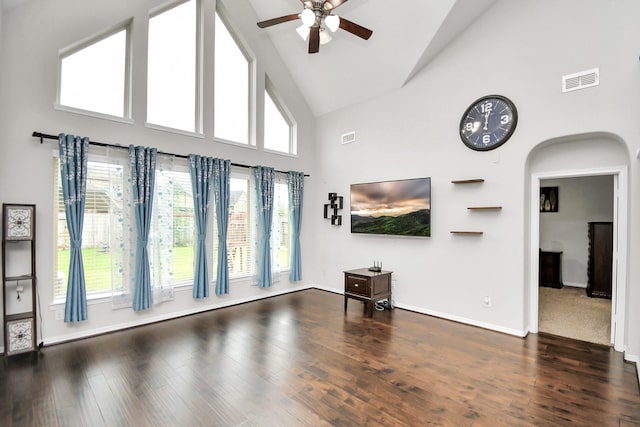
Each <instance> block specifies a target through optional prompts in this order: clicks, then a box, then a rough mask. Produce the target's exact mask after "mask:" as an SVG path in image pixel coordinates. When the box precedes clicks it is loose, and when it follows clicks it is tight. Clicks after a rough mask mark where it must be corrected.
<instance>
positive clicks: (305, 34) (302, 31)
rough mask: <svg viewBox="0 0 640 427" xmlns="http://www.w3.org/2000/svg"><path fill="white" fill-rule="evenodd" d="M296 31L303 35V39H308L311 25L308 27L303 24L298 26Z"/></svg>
mask: <svg viewBox="0 0 640 427" xmlns="http://www.w3.org/2000/svg"><path fill="white" fill-rule="evenodd" d="M296 31H297V32H298V34H299V35H300V37H302V40H307V38H309V31H310V30H309V27H307V26H306V25H304V24H302V25H300V26H299V27H298V28H296Z"/></svg>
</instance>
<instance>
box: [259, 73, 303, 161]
mask: <svg viewBox="0 0 640 427" xmlns="http://www.w3.org/2000/svg"><path fill="white" fill-rule="evenodd" d="M294 141H295V140H294V138H293V132H292V126H291V124H290V120H289V119H288V117H287V114H285V113H284V108H283V107H282V105H281V104H280V103H279V102H278V101H277V98H276V97H275V96H274V94H273V90H272V89H271V86H270V84H269V81H268V80H267V84H266V85H265V91H264V148H265V149H266V150H273V151H279V152H281V153H288V154H296V146H295V144H294Z"/></svg>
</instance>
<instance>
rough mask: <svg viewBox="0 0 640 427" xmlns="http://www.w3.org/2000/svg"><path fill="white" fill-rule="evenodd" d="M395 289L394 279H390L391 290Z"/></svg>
mask: <svg viewBox="0 0 640 427" xmlns="http://www.w3.org/2000/svg"><path fill="white" fill-rule="evenodd" d="M395 288H396V279H391V289H395Z"/></svg>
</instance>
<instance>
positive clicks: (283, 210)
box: [271, 180, 291, 270]
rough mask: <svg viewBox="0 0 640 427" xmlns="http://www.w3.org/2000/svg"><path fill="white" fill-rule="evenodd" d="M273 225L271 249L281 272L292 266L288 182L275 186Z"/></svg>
mask: <svg viewBox="0 0 640 427" xmlns="http://www.w3.org/2000/svg"><path fill="white" fill-rule="evenodd" d="M273 192H274V194H273V200H274V207H273V224H272V227H271V241H272V244H271V248H272V250H273V251H274V253H273V260H274V264H275V263H276V262H277V265H279V266H280V269H281V270H288V269H289V266H290V265H291V252H290V251H291V225H290V222H289V186H288V185H287V182H286V180H283V181H278V182H275V183H274V185H273Z"/></svg>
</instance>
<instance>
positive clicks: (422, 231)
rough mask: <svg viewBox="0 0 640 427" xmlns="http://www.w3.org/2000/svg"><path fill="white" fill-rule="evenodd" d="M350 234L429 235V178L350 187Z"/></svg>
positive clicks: (352, 185)
mask: <svg viewBox="0 0 640 427" xmlns="http://www.w3.org/2000/svg"><path fill="white" fill-rule="evenodd" d="M351 232H352V233H357V234H384V235H395V236H418V237H430V236H431V178H416V179H403V180H395V181H383V182H370V183H364V184H351Z"/></svg>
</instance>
